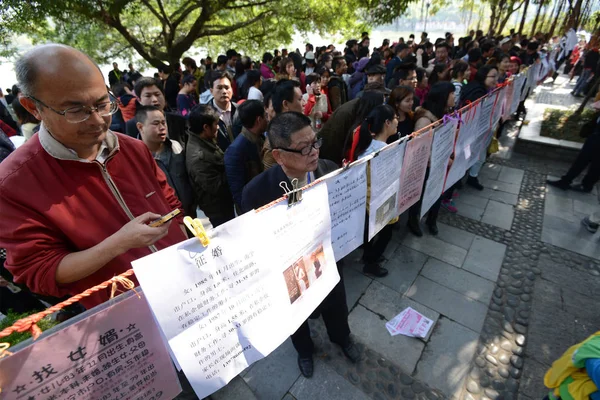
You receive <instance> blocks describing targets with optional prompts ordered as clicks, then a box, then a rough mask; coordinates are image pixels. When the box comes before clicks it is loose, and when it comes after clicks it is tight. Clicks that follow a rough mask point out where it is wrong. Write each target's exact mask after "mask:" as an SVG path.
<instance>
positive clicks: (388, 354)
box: [211, 123, 600, 400]
mask: <svg viewBox="0 0 600 400" xmlns="http://www.w3.org/2000/svg"><path fill="white" fill-rule="evenodd" d="M517 128H518V126H517V125H515V124H514V123H511V124H510V125H509V126H508V127H507V129H506V131H505V133H504V136H503V137H502V138H501V144H502V146H501V151H500V153H499V154H497V155H494V156H493V157H492V158H491V159H490V160H489V162H488V163H486V165H485V166H484V168H483V170H482V172H481V177H480V179H481V182H482V183H483V185H484V186H485V189H484V190H483V191H477V190H473V189H470V188H467V187H465V188H463V189H461V190H460V191H459V197H458V198H457V199H456V205H457V207H458V209H459V212H458V214H456V215H453V214H449V213H447V212H442V213H441V214H440V222H439V223H438V225H439V230H440V232H439V235H438V236H436V237H434V236H431V235H429V234H428V233H427V232H426V230H425V229H424V231H425V235H424V237H422V238H417V237H414V236H413V235H412V234H410V233H409V232H407V230H406V228H405V227H404V224H403V225H402V228H401V229H400V230H396V231H394V236H393V240H392V242H391V243H390V245H389V246H388V249H387V251H386V253H385V257H386V259H387V262H386V263H385V267H386V268H388V269H389V271H390V274H389V275H388V276H387V277H385V278H381V279H372V278H370V277H368V276H365V275H364V274H363V273H362V265H361V263H360V255H361V251H360V250H357V251H355V252H354V253H353V254H351V255H350V256H349V260H350V262H348V263H347V264H346V268H345V271H344V280H345V284H346V290H347V298H348V305H349V309H350V315H349V321H350V328H351V330H352V334H353V337H354V338H355V340H356V342H357V343H358V345H359V346H360V349H361V352H362V355H363V359H362V360H361V361H360V362H359V363H357V364H351V363H349V362H348V361H346V359H345V358H344V356H343V355H342V353H341V350H340V349H339V347H337V346H334V345H332V344H331V343H330V342H329V341H328V340H327V337H326V336H327V335H326V333H325V329H324V327H323V324H322V322H321V321H320V320H311V321H310V324H311V330H312V333H313V335H314V338H315V342H316V344H317V354H316V355H315V374H314V377H313V378H311V379H305V378H303V377H301V376H300V373H299V371H298V367H297V365H296V353H295V351H294V348H293V347H292V345H291V342H290V341H289V339H288V340H287V341H286V342H285V343H284V344H283V345H282V346H280V347H279V348H278V349H277V350H276V351H274V352H273V353H272V354H271V355H269V356H268V357H267V358H265V359H264V360H261V361H259V362H257V363H256V364H254V365H253V366H251V367H250V368H248V369H247V370H246V371H244V372H243V373H242V374H240V376H238V377H236V378H235V379H234V380H233V381H232V382H231V383H230V384H229V385H227V386H226V387H225V388H223V389H222V390H220V391H219V392H217V393H215V394H214V395H212V396H211V397H212V398H213V399H216V400H219V399H228V400H236V399H244V400H247V399H268V400H270V399H286V400H293V399H297V400H304V399H306V400H309V399H310V400H313V399H328V400H329V399H334V400H335V399H344V400H346V399H414V398H417V399H431V400H434V399H437V398H456V399H469V400H474V399H500V398H503V399H515V398H517V397H520V398H524V399H529V398H530V399H539V398H542V397H544V396H545V394H546V392H547V391H546V389H545V388H544V387H543V374H544V373H545V371H546V370H547V368H548V367H549V366H550V365H551V363H552V361H553V360H555V359H556V358H558V357H559V356H560V355H561V354H562V352H563V351H564V350H566V349H567V348H568V347H570V346H571V345H572V344H574V343H576V342H578V341H581V340H582V339H584V338H585V337H586V336H587V335H589V334H591V333H593V332H594V331H597V330H598V329H599V328H600V313H598V312H597V307H595V306H594V305H597V304H599V303H598V302H599V301H600V251H599V250H598V249H599V247H598V239H599V235H600V234H597V235H592V234H590V233H589V232H587V231H586V230H585V229H584V228H583V227H582V226H581V225H580V219H581V217H582V216H584V215H585V214H587V213H590V212H592V211H594V210H595V208H596V207H598V199H597V196H596V193H593V194H580V193H573V192H562V191H555V190H553V188H546V184H545V180H546V178H547V177H548V176H549V175H555V176H560V175H561V174H562V173H564V172H565V171H566V168H568V165H566V164H564V163H560V162H556V161H548V160H545V159H535V158H532V157H526V156H522V155H519V154H513V153H512V151H511V146H512V143H514V138H515V136H516V129H517ZM408 306H410V307H413V308H414V309H416V310H418V311H419V312H421V313H423V314H424V315H426V316H427V317H429V318H431V319H432V320H434V322H435V325H434V327H433V329H432V331H431V334H430V335H429V336H428V337H427V338H425V339H424V340H420V339H415V338H408V337H403V336H395V337H392V336H390V335H389V333H388V332H387V330H386V328H385V322H386V321H388V320H389V319H391V318H392V317H394V316H395V315H397V314H398V313H399V312H401V311H402V310H403V309H404V308H406V307H408Z"/></svg>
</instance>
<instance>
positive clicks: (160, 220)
mask: <svg viewBox="0 0 600 400" xmlns="http://www.w3.org/2000/svg"><path fill="white" fill-rule="evenodd" d="M180 213H181V211H180V210H179V209H178V208H177V209H175V210H173V211H171V212H170V213H168V214H165V215H163V216H162V217H160V218H158V219H155V220H154V221H152V222H150V223H149V224H148V226H151V227H153V228H158V227H159V226H161V225H163V224H166V223H167V222H169V221H170V220H172V219H173V218H175V217H176V216H178V215H179V214H180Z"/></svg>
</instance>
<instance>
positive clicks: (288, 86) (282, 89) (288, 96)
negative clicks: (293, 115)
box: [271, 79, 300, 114]
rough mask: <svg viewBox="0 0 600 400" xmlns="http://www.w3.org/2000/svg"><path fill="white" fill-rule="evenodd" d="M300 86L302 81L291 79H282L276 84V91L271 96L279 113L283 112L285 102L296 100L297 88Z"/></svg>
mask: <svg viewBox="0 0 600 400" xmlns="http://www.w3.org/2000/svg"><path fill="white" fill-rule="evenodd" d="M299 87H300V82H298V81H295V80H289V79H282V80H280V81H278V82H277V83H276V84H275V91H274V92H273V96H272V97H271V102H272V103H273V110H275V112H276V113H277V114H281V113H282V112H283V102H284V101H287V102H288V103H291V102H292V101H294V95H295V91H296V90H295V89H296V88H299Z"/></svg>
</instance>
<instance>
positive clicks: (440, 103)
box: [422, 82, 455, 119]
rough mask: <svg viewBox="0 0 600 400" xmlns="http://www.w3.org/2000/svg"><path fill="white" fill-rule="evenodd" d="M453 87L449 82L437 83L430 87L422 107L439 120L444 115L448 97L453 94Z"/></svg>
mask: <svg viewBox="0 0 600 400" xmlns="http://www.w3.org/2000/svg"><path fill="white" fill-rule="evenodd" d="M454 90H455V88H454V85H453V84H452V83H450V82H438V83H436V84H435V85H432V86H431V89H429V92H428V93H427V96H425V101H424V102H423V105H422V107H423V108H424V109H426V110H427V111H429V112H430V113H432V114H433V115H434V116H435V117H436V118H437V119H440V118H442V117H443V116H444V114H445V113H446V104H448V97H450V94H452V93H454Z"/></svg>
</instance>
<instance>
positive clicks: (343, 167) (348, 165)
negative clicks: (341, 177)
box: [342, 158, 350, 171]
mask: <svg viewBox="0 0 600 400" xmlns="http://www.w3.org/2000/svg"><path fill="white" fill-rule="evenodd" d="M348 168H350V163H349V162H348V160H346V159H345V158H344V159H343V160H342V169H343V170H344V171H345V170H347V169H348Z"/></svg>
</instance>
